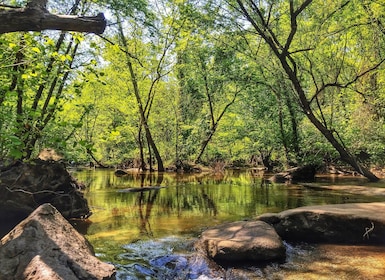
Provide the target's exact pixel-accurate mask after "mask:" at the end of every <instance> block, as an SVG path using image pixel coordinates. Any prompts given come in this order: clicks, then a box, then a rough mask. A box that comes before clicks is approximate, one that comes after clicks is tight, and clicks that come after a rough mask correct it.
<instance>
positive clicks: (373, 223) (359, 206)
mask: <svg viewBox="0 0 385 280" xmlns="http://www.w3.org/2000/svg"><path fill="white" fill-rule="evenodd" d="M258 219H259V220H261V221H265V222H267V223H269V224H271V225H272V226H273V227H274V228H275V230H276V231H277V233H278V234H279V235H280V236H281V237H282V238H283V239H284V240H289V241H307V242H315V243H317V242H319V243H320V242H328V243H341V244H385V203H380V202H375V203H349V204H334V205H320V206H305V207H299V208H295V209H290V210H286V211H283V212H280V213H278V214H264V215H261V216H259V217H258Z"/></svg>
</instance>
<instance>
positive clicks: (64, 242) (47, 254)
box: [0, 204, 115, 280]
mask: <svg viewBox="0 0 385 280" xmlns="http://www.w3.org/2000/svg"><path fill="white" fill-rule="evenodd" d="M0 264H1V269H0V279H7V280H21V279H22V280H35V279H36V280H37V279H39V280H59V279H60V280H79V279H90V280H98V279H100V280H102V279H104V280H107V279H115V268H114V266H113V265H110V264H107V263H103V262H101V261H100V260H98V259H97V258H96V257H95V256H94V252H93V249H92V246H91V245H90V244H89V243H88V242H87V240H86V239H85V238H84V237H83V236H82V235H81V234H79V233H78V232H77V231H76V230H75V229H74V228H73V227H72V226H71V225H70V224H69V223H68V222H67V220H66V219H64V218H63V216H62V215H61V214H60V213H59V212H58V211H57V210H56V209H55V208H54V207H53V206H52V205H50V204H43V205H42V206H40V207H39V208H37V209H36V210H35V211H34V212H33V213H32V214H31V215H30V216H29V217H28V218H27V219H25V220H24V221H22V222H21V223H20V224H18V225H17V226H16V227H15V228H14V229H13V230H12V231H10V232H9V233H8V234H7V235H6V236H5V237H3V238H2V239H1V241H0Z"/></svg>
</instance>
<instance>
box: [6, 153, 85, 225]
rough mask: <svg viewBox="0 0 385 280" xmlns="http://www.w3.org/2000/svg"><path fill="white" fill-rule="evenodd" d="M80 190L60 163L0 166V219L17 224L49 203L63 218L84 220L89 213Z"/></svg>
mask: <svg viewBox="0 0 385 280" xmlns="http://www.w3.org/2000/svg"><path fill="white" fill-rule="evenodd" d="M80 189H81V185H80V184H79V183H78V182H77V181H76V180H75V179H74V178H73V177H72V176H71V175H70V174H69V173H68V171H67V170H66V168H65V166H64V164H62V163H60V162H51V161H43V160H34V161H31V162H15V163H13V164H11V165H7V166H2V165H1V164H0V220H12V221H16V223H17V222H19V221H21V220H22V219H25V218H26V217H27V216H28V215H29V214H31V213H32V211H34V210H35V209H36V208H37V207H39V205H41V204H43V203H50V204H52V205H53V206H54V207H55V208H56V209H57V210H59V212H60V213H61V214H62V215H63V216H64V217H65V218H67V219H69V218H86V217H88V216H90V215H91V211H90V209H89V207H88V203H87V201H86V200H85V198H84V197H83V194H82V193H81V192H80V191H79V190H80Z"/></svg>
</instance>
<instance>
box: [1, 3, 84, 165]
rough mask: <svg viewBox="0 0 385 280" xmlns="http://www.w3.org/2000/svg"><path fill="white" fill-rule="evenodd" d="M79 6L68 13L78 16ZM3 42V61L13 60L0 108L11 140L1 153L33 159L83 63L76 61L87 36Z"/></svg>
mask: <svg viewBox="0 0 385 280" xmlns="http://www.w3.org/2000/svg"><path fill="white" fill-rule="evenodd" d="M78 5H79V1H77V2H76V3H75V4H74V6H72V7H71V9H70V13H72V14H74V13H75V12H76V11H77V9H78ZM2 39H3V40H2V41H1V43H2V44H3V46H5V48H6V49H7V51H6V54H5V55H4V57H3V59H5V60H8V61H10V60H13V62H12V63H11V64H10V66H5V68H6V71H5V73H6V74H5V75H4V76H3V87H2V88H1V91H0V107H1V110H2V112H4V114H5V116H4V118H7V120H6V122H3V123H1V126H0V129H1V132H2V133H1V134H2V137H4V138H9V139H13V140H12V143H9V144H6V145H5V147H4V150H3V154H4V155H6V156H11V157H13V158H22V159H29V158H30V157H31V156H32V154H33V152H34V150H35V146H36V143H37V142H38V141H39V139H41V138H42V137H43V135H44V130H45V129H46V127H47V125H48V124H49V123H50V122H52V121H54V120H55V116H56V113H57V111H59V110H61V106H62V101H63V100H64V99H65V98H66V96H65V91H66V88H67V85H68V84H69V81H70V80H71V75H72V74H73V73H74V69H75V68H77V67H80V66H81V64H82V61H81V60H77V59H76V57H77V55H78V50H79V47H80V43H81V41H82V40H83V37H82V36H81V35H79V34H75V33H73V34H70V33H66V32H62V33H60V34H59V35H56V36H55V35H52V38H51V37H48V36H46V35H44V34H41V33H39V34H36V33H22V34H17V33H15V34H14V33H12V34H5V35H3V37H2ZM15 42H17V43H15ZM8 65H9V62H8ZM5 141H7V140H5Z"/></svg>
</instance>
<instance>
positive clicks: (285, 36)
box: [236, 0, 384, 181]
mask: <svg viewBox="0 0 385 280" xmlns="http://www.w3.org/2000/svg"><path fill="white" fill-rule="evenodd" d="M333 3H334V4H332V3H329V4H330V5H328V7H327V8H326V10H325V7H321V6H319V5H316V3H313V1H312V0H305V1H302V2H300V3H298V2H296V1H293V0H290V1H279V2H275V3H274V4H273V3H270V2H260V3H257V2H253V1H242V0H237V1H236V5H237V11H238V12H239V14H240V15H241V16H242V17H243V19H245V20H246V21H247V22H248V23H249V24H250V25H251V28H252V29H254V30H255V32H256V34H257V35H258V37H256V38H255V39H256V40H260V38H261V39H262V40H263V42H264V43H265V44H266V45H267V46H268V47H269V49H270V50H271V52H272V53H273V54H274V57H275V58H276V59H277V60H278V61H279V63H280V65H281V67H282V69H283V70H284V72H285V74H286V76H287V78H288V79H289V81H290V82H291V84H292V86H293V89H294V90H295V92H296V94H297V98H298V102H299V105H300V106H301V108H302V110H303V112H304V113H305V115H306V116H307V118H308V119H309V120H310V122H311V123H312V124H313V125H314V126H315V127H316V128H317V129H318V130H319V131H320V132H321V133H322V135H323V136H324V137H325V138H326V139H327V140H328V141H329V142H330V143H331V145H332V146H333V147H334V148H335V149H336V150H337V152H338V153H339V155H340V157H341V160H343V161H345V162H346V163H348V164H350V165H351V166H352V167H353V168H354V169H355V170H356V171H357V172H358V173H360V174H362V175H364V176H365V177H367V178H368V179H369V180H371V181H376V180H378V178H377V177H376V176H375V175H374V174H373V173H372V172H371V171H370V170H369V169H368V168H366V167H364V166H363V165H362V164H361V163H360V162H358V160H357V159H356V158H355V156H354V155H353V154H352V153H351V152H349V150H348V148H347V147H346V146H345V145H344V143H343V142H342V141H341V139H340V138H339V136H338V132H337V129H336V128H335V127H332V126H329V125H328V123H327V122H326V121H325V119H324V117H323V114H322V109H321V107H320V103H319V96H320V95H321V94H324V93H325V92H326V91H327V90H328V89H331V88H335V89H349V88H351V87H353V86H354V85H355V84H356V83H357V81H359V80H360V79H362V78H363V77H364V76H366V75H368V74H369V73H371V72H373V71H374V70H376V69H378V67H380V66H381V64H382V63H383V61H384V59H383V58H380V59H378V60H376V61H373V63H371V65H369V66H368V67H366V68H365V69H359V68H357V69H356V71H355V72H347V71H344V75H342V72H343V70H344V67H347V59H346V58H345V57H346V56H348V55H350V53H349V47H353V46H349V47H348V46H345V48H341V52H340V53H339V55H340V57H341V59H340V60H339V62H340V64H339V66H338V68H337V69H336V71H339V72H335V75H334V76H333V77H331V78H330V79H329V80H326V78H327V77H330V76H329V75H328V76H326V77H323V76H319V77H317V78H316V76H315V75H316V74H315V73H314V71H313V69H312V67H314V64H313V61H312V60H311V58H312V56H311V54H314V50H315V49H317V48H318V47H319V46H317V45H314V44H313V42H310V43H308V44H304V41H303V39H302V41H301V42H298V41H300V40H301V34H302V35H303V36H305V34H304V33H305V31H306V30H307V29H306V27H307V26H306V22H307V21H308V20H309V17H310V18H312V17H314V16H315V15H316V11H318V12H319V11H321V10H322V11H323V13H322V16H323V19H322V20H324V21H326V22H328V21H330V20H331V19H332V18H333V19H334V20H339V22H340V24H343V26H342V27H341V28H339V30H336V29H334V30H332V31H329V30H325V32H326V34H327V35H326V36H328V35H329V36H331V35H332V34H333V33H334V34H336V33H340V32H350V30H351V29H355V31H357V32H360V33H361V34H362V33H364V32H370V25H368V24H367V22H366V21H365V18H363V17H358V18H357V20H355V21H352V22H341V18H343V17H344V16H346V15H347V13H348V12H349V11H346V10H347V9H348V8H352V5H354V8H357V9H358V8H359V7H358V5H357V3H356V2H355V1H347V2H340V1H338V2H333ZM311 4H313V5H311ZM311 8H313V9H314V10H312V9H311ZM349 18H350V19H352V18H351V17H349ZM317 22H318V23H321V21H317ZM324 26H326V24H322V23H321V24H320V25H318V26H317V27H318V28H323V27H324ZM313 31H314V30H313ZM310 34H311V33H310ZM318 34H320V32H319V30H318V32H317V33H316V35H318ZM313 36H314V33H313ZM324 36H325V35H324ZM307 40H308V41H311V40H309V39H307ZM299 43H301V44H299ZM352 43H355V41H352ZM325 47H326V46H325ZM304 56H305V57H307V58H308V59H309V60H308V62H307V63H306V64H307V65H306V64H305V63H302V61H303V60H302V57H304ZM352 58H353V57H352ZM323 59H324V61H325V60H327V57H323ZM350 69H351V67H348V70H350ZM305 73H308V77H307V79H306V81H307V82H308V83H309V82H310V81H313V85H312V87H309V86H307V85H306V83H305V82H304V76H305V75H306V74H305ZM322 74H323V73H322ZM310 90H312V91H313V93H312V94H309V92H310ZM319 109H321V110H319ZM317 110H318V112H319V115H318V116H317V115H316V111H317Z"/></svg>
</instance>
